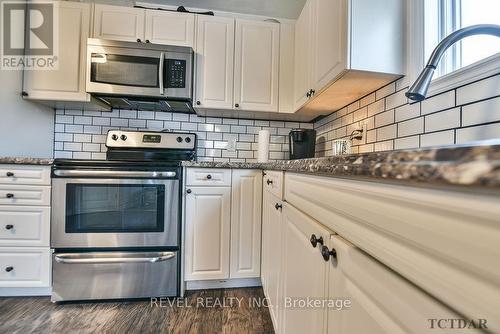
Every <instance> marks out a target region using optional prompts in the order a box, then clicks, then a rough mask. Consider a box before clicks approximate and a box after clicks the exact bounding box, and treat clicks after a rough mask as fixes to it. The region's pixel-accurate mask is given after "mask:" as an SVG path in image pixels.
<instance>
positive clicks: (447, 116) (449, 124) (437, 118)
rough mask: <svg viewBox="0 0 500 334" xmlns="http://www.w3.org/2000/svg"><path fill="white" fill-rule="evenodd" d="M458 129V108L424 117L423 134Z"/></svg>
mask: <svg viewBox="0 0 500 334" xmlns="http://www.w3.org/2000/svg"><path fill="white" fill-rule="evenodd" d="M458 127H460V107H458V108H454V109H450V110H445V111H442V112H439V113H435V114H432V115H428V116H425V132H432V131H439V130H446V129H453V128H458Z"/></svg>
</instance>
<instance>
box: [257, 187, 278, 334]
mask: <svg viewBox="0 0 500 334" xmlns="http://www.w3.org/2000/svg"><path fill="white" fill-rule="evenodd" d="M282 207H283V202H282V201H281V198H279V197H276V196H275V195H273V194H272V193H271V192H269V191H264V194H263V203H262V272H261V281H262V287H263V289H264V295H265V296H266V298H267V301H268V306H269V312H270V313H271V320H272V321H273V325H274V328H275V330H276V332H277V333H279V328H280V321H281V317H280V308H279V304H280V300H281V285H280V282H281V267H282V265H281V264H282V261H283V253H282V245H281V243H282V229H283V220H282Z"/></svg>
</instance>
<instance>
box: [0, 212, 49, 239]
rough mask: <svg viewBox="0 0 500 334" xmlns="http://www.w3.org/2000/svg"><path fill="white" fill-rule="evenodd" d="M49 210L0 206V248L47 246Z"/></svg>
mask: <svg viewBox="0 0 500 334" xmlns="http://www.w3.org/2000/svg"><path fill="white" fill-rule="evenodd" d="M49 231H50V208H49V207H36V206H7V205H1V206H0V246H39V247H43V246H46V247H48V246H49V235H50V233H49Z"/></svg>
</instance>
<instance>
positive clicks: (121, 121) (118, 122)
mask: <svg viewBox="0 0 500 334" xmlns="http://www.w3.org/2000/svg"><path fill="white" fill-rule="evenodd" d="M148 123H149V121H148ZM110 125H111V126H116V127H126V126H128V119H126V118H112V119H111V124H110ZM148 127H149V126H148Z"/></svg>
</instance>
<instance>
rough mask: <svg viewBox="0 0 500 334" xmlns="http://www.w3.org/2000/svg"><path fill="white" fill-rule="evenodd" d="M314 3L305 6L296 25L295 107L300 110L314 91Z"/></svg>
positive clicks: (310, 1) (309, 2)
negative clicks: (309, 94) (312, 72)
mask: <svg viewBox="0 0 500 334" xmlns="http://www.w3.org/2000/svg"><path fill="white" fill-rule="evenodd" d="M312 1H313V0H309V1H307V2H306V4H305V5H304V8H303V9H302V13H301V14H300V16H299V18H298V19H297V22H296V23H295V45H294V48H295V59H294V64H295V66H294V73H295V80H294V106H295V110H298V109H300V108H301V107H302V106H303V105H304V104H305V103H306V102H307V101H308V100H309V97H308V96H307V95H306V94H307V93H308V92H309V90H310V89H312V83H311V71H312V42H311V38H312V35H311V33H312V31H311V30H312V29H311V25H312V24H311V21H312V9H313V6H312Z"/></svg>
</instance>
